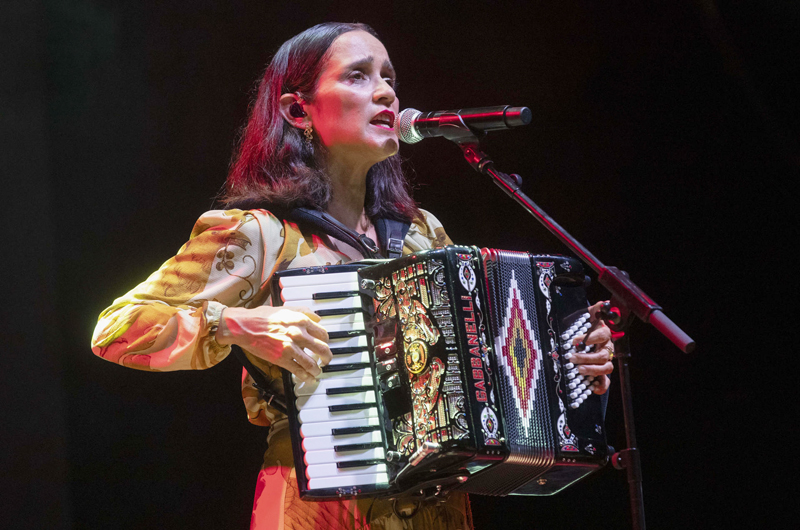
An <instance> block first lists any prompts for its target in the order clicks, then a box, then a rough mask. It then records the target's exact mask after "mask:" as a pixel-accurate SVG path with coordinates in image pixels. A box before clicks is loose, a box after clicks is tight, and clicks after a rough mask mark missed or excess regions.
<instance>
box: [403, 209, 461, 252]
mask: <svg viewBox="0 0 800 530" xmlns="http://www.w3.org/2000/svg"><path fill="white" fill-rule="evenodd" d="M419 211H420V213H422V217H423V220H422V221H421V222H420V221H416V222H414V223H412V224H411V227H410V228H409V229H408V235H407V236H406V247H410V250H412V251H416V250H424V249H427V248H438V247H444V246H446V245H452V244H453V242H452V241H451V240H450V238H449V237H448V235H447V232H445V230H444V226H442V223H441V221H439V219H438V218H437V217H436V216H435V215H433V214H432V213H431V212H429V211H428V210H423V209H422V208H420V210H419ZM409 243H412V244H410V245H409Z"/></svg>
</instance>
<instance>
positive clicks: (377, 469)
mask: <svg viewBox="0 0 800 530" xmlns="http://www.w3.org/2000/svg"><path fill="white" fill-rule="evenodd" d="M367 473H386V464H373V465H371V466H361V467H336V464H313V465H310V466H306V478H309V479H312V478H322V477H341V476H346V475H365V474H367Z"/></svg>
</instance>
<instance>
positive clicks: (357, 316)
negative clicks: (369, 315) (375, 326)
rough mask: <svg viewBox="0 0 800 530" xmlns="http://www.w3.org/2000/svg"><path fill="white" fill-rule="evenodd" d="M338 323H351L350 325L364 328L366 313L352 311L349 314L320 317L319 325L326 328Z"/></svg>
mask: <svg viewBox="0 0 800 530" xmlns="http://www.w3.org/2000/svg"><path fill="white" fill-rule="evenodd" d="M336 324H349V325H350V326H353V327H355V326H360V329H364V313H350V314H347V315H328V316H324V317H322V318H320V321H319V325H320V326H322V327H323V328H325V329H328V327H329V326H333V325H336Z"/></svg>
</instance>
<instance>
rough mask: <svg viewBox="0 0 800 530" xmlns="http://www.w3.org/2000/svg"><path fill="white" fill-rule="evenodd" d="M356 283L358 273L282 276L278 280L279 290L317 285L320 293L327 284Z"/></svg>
mask: <svg viewBox="0 0 800 530" xmlns="http://www.w3.org/2000/svg"><path fill="white" fill-rule="evenodd" d="M349 282H358V272H356V271H352V272H335V273H331V274H301V275H297V276H282V277H281V279H280V286H281V289H284V288H286V287H297V286H299V285H319V286H321V289H320V290H322V291H324V290H326V289H325V285H327V284H329V283H349Z"/></svg>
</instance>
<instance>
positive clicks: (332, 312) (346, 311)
mask: <svg viewBox="0 0 800 530" xmlns="http://www.w3.org/2000/svg"><path fill="white" fill-rule="evenodd" d="M314 312H315V313H316V314H318V315H319V316H321V317H331V316H336V315H352V314H353V313H361V308H360V307H345V308H341V309H317V310H316V311H314Z"/></svg>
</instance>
